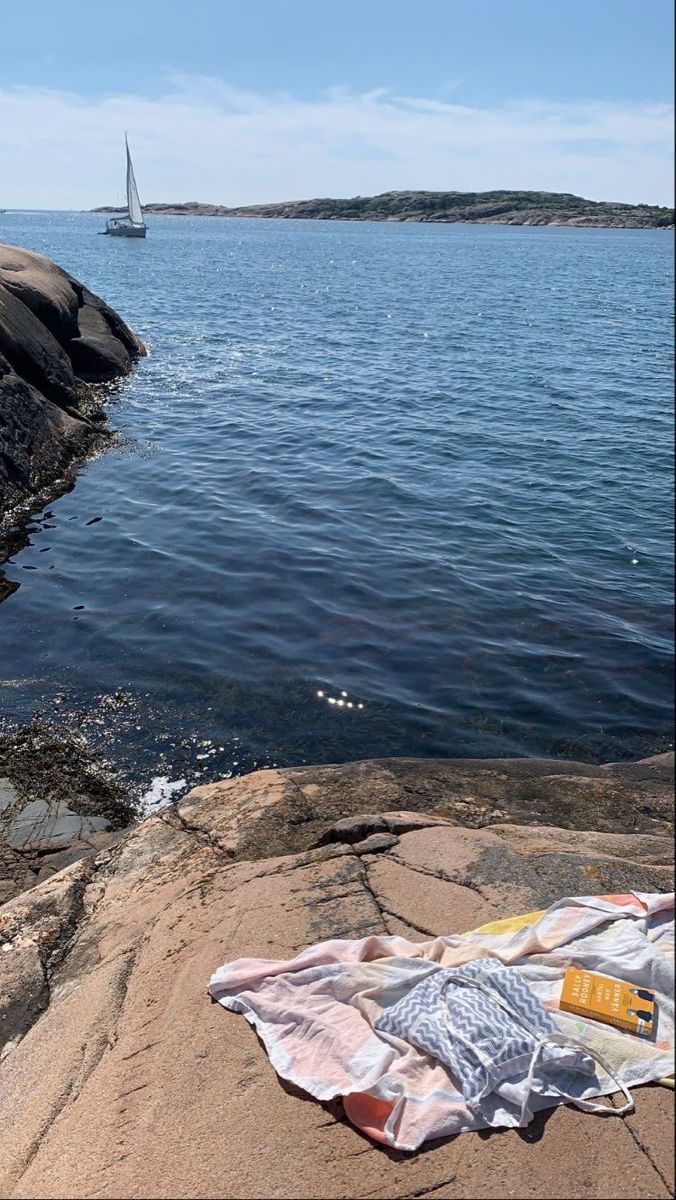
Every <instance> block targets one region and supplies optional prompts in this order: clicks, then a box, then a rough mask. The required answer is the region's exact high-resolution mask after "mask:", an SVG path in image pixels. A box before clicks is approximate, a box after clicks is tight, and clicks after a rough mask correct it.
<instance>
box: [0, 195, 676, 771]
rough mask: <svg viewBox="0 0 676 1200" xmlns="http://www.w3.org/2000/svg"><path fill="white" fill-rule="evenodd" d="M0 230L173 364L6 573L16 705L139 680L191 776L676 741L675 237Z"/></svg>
mask: <svg viewBox="0 0 676 1200" xmlns="http://www.w3.org/2000/svg"><path fill="white" fill-rule="evenodd" d="M0 220H2V222H3V225H2V228H1V229H0V239H1V240H6V241H14V242H17V243H19V244H22V245H26V246H30V247H32V248H34V249H37V250H41V251H43V252H45V253H48V254H49V255H50V256H52V257H53V258H55V259H56V260H57V261H59V262H61V263H62V264H63V265H65V266H66V267H68V269H70V270H71V271H73V272H74V273H75V274H76V275H79V276H80V277H81V278H83V279H84V280H86V282H87V283H88V285H89V286H91V287H92V288H93V289H94V290H96V291H99V292H100V293H101V294H102V295H104V296H105V297H106V299H108V300H109V301H110V302H111V303H112V304H114V305H115V306H116V307H117V308H118V309H119V310H120V311H121V312H122V313H123V315H124V316H125V317H126V318H127V319H128V320H129V322H130V323H131V324H132V325H133V326H134V328H136V329H137V330H138V332H139V333H140V334H141V335H142V336H143V337H145V338H146V339H147V341H148V344H149V346H150V351H151V353H150V356H149V358H148V359H147V360H145V361H144V362H143V363H141V365H140V366H139V368H138V370H137V371H136V372H135V374H134V375H133V377H132V378H131V379H129V380H128V381H125V382H124V383H123V384H122V385H121V386H120V387H119V388H118V389H117V391H116V393H115V396H114V399H113V402H112V404H111V418H112V421H113V423H114V424H115V426H116V427H117V428H118V429H120V431H121V432H122V434H123V435H124V440H123V441H122V442H121V444H120V445H119V446H118V447H117V448H116V449H115V450H113V451H111V452H109V453H107V454H105V455H103V456H102V457H100V458H98V459H97V460H95V461H94V462H92V463H90V464H89V465H88V466H87V468H86V469H85V470H84V471H83V472H82V473H81V475H80V477H79V479H78V482H77V484H76V487H75V488H74V490H73V491H72V492H70V493H69V494H68V495H66V496H64V497H62V498H61V499H60V500H58V501H56V502H55V503H53V504H52V505H50V507H49V509H48V510H47V511H46V512H44V513H42V514H40V515H38V516H37V517H36V518H35V519H34V521H33V524H32V531H31V535H30V539H31V540H30V545H29V546H27V547H26V548H25V549H24V550H23V551H22V552H21V553H19V554H17V555H16V556H15V557H14V559H13V560H12V562H11V564H10V565H9V567H8V568H7V575H8V577H9V579H10V580H12V581H14V582H18V583H19V584H20V586H19V588H18V589H17V590H16V591H15V592H14V593H13V594H12V595H10V596H9V598H8V599H7V600H6V602H5V603H4V604H3V605H2V606H1V607H0V636H1V638H2V661H3V665H2V668H1V669H0V676H2V677H3V678H4V679H5V680H7V681H9V682H10V683H11V684H12V686H5V687H4V688H3V707H4V711H5V713H6V714H8V715H9V716H10V718H12V719H16V720H22V719H25V718H26V717H27V716H29V715H30V714H31V713H32V712H33V711H34V710H38V711H40V712H51V711H53V710H54V708H55V707H56V708H58V709H60V711H65V710H68V711H70V712H73V711H77V712H80V713H81V714H87V716H86V717H85V716H84V715H83V716H82V717H81V720H83V721H85V720H88V721H89V722H90V725H91V724H92V723H93V725H94V726H96V723H97V722H98V721H100V722H101V725H102V726H103V725H104V724H105V723H106V722H108V721H109V720H110V719H111V713H110V712H108V711H104V712H101V711H100V704H99V700H98V699H97V698H98V697H100V696H101V695H102V694H104V693H105V694H106V695H110V694H111V693H113V692H115V690H116V689H122V691H123V693H124V695H125V696H126V697H127V698H128V707H126V708H125V706H124V705H121V706H120V709H119V714H122V715H121V716H120V715H119V714H118V717H119V721H118V735H119V736H118V738H117V742H116V752H117V753H118V754H120V755H121V756H122V757H123V758H124V759H125V760H126V761H127V762H128V764H129V765H130V768H131V769H132V770H133V771H137V772H139V773H140V775H146V776H147V775H148V773H152V771H153V770H155V769H158V762H159V760H160V756H162V760H161V772H160V773H161V775H162V776H163V777H164V776H167V777H169V776H171V777H174V776H176V775H182V774H183V773H184V768H185V763H186V760H187V759H190V761H191V762H192V763H193V764H194V762H195V749H196V746H195V743H196V742H199V743H200V745H201V744H202V743H204V745H203V746H202V751H203V753H204V756H205V757H204V760H203V761H202V760H200V762H201V765H200V768H199V769H200V770H202V771H203V772H204V774H205V777H208V776H216V775H219V774H223V773H224V772H225V771H229V770H232V771H234V772H237V771H240V770H246V769H249V768H250V767H251V766H252V765H253V764H254V763H257V764H264V763H271V762H276V763H288V762H302V761H313V760H314V761H318V760H323V761H327V760H328V761H330V760H334V761H335V760H339V759H346V758H358V757H364V756H367V755H385V754H423V755H432V754H451V755H481V756H483V755H495V754H502V755H512V754H549V755H573V756H576V757H579V758H584V759H598V758H604V759H613V758H615V759H619V758H624V757H632V756H636V755H640V754H648V753H652V752H655V751H658V750H662V749H665V748H666V747H667V745H669V744H670V743H669V738H670V694H671V691H670V673H671V652H672V632H671V614H672V607H671V503H670V489H671V479H672V464H671V429H672V417H671V396H670V377H671V304H672V279H673V236H672V234H671V233H668V232H665V231H654V232H653V231H630V230H626V231H625V230H571V229H517V228H505V227H498V226H495V227H491V226H484V227H472V226H447V227H444V226H433V225H377V224H347V223H342V222H339V223H334V222H283V221H280V222H277V221H275V222H266V221H236V220H208V219H202V220H199V219H197V220H187V219H182V218H157V219H155V220H154V221H152V219H151V220H150V222H149V224H150V229H149V236H148V238H147V240H146V241H145V242H138V243H137V242H128V243H127V242H126V241H124V240H122V239H120V240H119V241H113V240H112V239H104V238H97V237H96V236H95V231H96V229H97V228H98V225H99V224H100V218H97V217H93V216H85V215H76V214H44V213H43V214H12V213H8V214H4V215H3V216H2V217H1V218H0ZM321 693H324V694H323V695H322V694H321ZM331 699H333V700H334V701H335V703H331ZM92 714H94V715H92ZM125 714H126V715H125ZM122 718H124V719H122ZM78 719H80V718H78ZM94 731H95V730H94ZM198 749H199V748H198Z"/></svg>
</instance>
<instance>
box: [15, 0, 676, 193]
mask: <svg viewBox="0 0 676 1200" xmlns="http://www.w3.org/2000/svg"><path fill="white" fill-rule="evenodd" d="M0 23H1V26H2V54H1V56H0V207H4V208H68V209H83V208H91V207H94V206H96V205H99V204H116V203H119V202H120V200H121V199H122V194H123V186H124V146H123V138H124V132H125V130H127V131H128V133H129V141H130V145H131V148H132V153H133V156H134V165H135V170H136V177H137V180H138V184H139V191H140V193H141V200H142V202H144V203H149V202H151V201H165V202H169V201H174V202H175V201H185V200H201V201H208V202H213V203H220V204H226V205H239V204H255V203H264V202H271V201H276V200H295V199H306V198H310V197H316V196H354V195H372V194H375V193H378V192H383V191H390V190H394V189H430V190H453V191H484V190H490V189H494V188H509V189H532V190H545V191H561V192H574V193H576V194H578V195H582V196H586V197H588V198H589V199H593V200H615V201H625V202H629V203H648V204H672V203H673V152H672V142H673V107H674V103H673V102H674V80H673V36H674V31H673V8H672V4H671V0H643V3H642V4H641V5H639V4H637V3H636V0H566V3H565V4H564V3H561V2H560V0H481V2H480V3H478V2H477V0H424V3H421V4H418V5H416V4H414V3H413V0H339V3H336V4H330V3H321V2H319V0H314V2H312V3H310V2H309V0H275V2H273V0H248V2H247V3H242V0H236V2H233V0H190V2H188V0H109V2H107V3H103V2H101V0H77V2H74V0H58V2H52V0H22V2H21V4H18V3H14V2H13V0H0Z"/></svg>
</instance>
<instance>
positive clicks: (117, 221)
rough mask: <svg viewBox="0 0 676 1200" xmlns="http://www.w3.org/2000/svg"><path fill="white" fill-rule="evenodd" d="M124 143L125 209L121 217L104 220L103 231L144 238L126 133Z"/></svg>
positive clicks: (115, 235) (143, 223) (143, 227)
mask: <svg viewBox="0 0 676 1200" xmlns="http://www.w3.org/2000/svg"><path fill="white" fill-rule="evenodd" d="M124 144H125V147H126V150H127V209H126V212H125V213H124V214H123V216H121V217H111V219H110V220H109V221H106V228H105V231H104V232H105V233H109V234H110V236H111V237H135V238H144V237H145V236H146V228H147V226H146V223H145V221H144V220H143V210H142V208H141V201H140V200H139V198H138V188H137V186H136V179H135V177H134V167H133V165H132V161H131V154H130V153H129V142H128V141H127V135H126V133H125V135H124Z"/></svg>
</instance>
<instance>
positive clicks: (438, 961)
mask: <svg viewBox="0 0 676 1200" xmlns="http://www.w3.org/2000/svg"><path fill="white" fill-rule="evenodd" d="M673 944H674V896H673V894H671V895H658V894H648V893H642V892H630V893H628V894H626V895H616V896H582V897H577V898H573V899H563V900H559V901H558V902H557V903H556V904H553V905H552V906H551V907H550V908H548V909H546V910H545V911H543V912H541V913H530V914H526V916H524V917H519V918H512V919H507V920H505V921H497V922H493V923H491V924H489V925H484V926H482V927H481V928H480V929H477V930H474V931H473V932H472V933H467V934H463V935H453V936H450V937H438V938H435V939H434V940H433V941H430V942H409V941H408V940H407V939H405V938H401V937H368V938H363V939H361V940H359V941H348V940H332V941H328V942H320V943H319V944H318V945H316V946H311V947H310V948H309V949H307V950H304V951H303V953H302V954H299V955H298V956H297V957H296V958H294V959H292V960H290V961H288V962H280V961H275V960H265V959H246V958H241V959H238V960H237V961H236V962H232V963H226V964H225V965H224V966H222V967H219V969H218V970H217V971H216V972H215V973H214V975H213V976H212V977H211V980H210V981H209V992H210V993H211V995H212V996H213V997H214V999H216V1000H217V1001H218V1002H219V1003H220V1004H222V1005H223V1006H224V1008H229V1009H231V1010H232V1011H233V1012H240V1013H243V1014H244V1016H245V1017H246V1019H247V1020H248V1021H249V1022H250V1023H251V1024H252V1025H254V1026H255V1028H256V1030H257V1031H258V1033H259V1035H260V1037H261V1038H262V1040H263V1043H264V1045H265V1047H266V1050H267V1052H268V1055H269V1057H270V1061H271V1062H272V1064H273V1066H274V1068H275V1070H276V1071H277V1073H278V1074H279V1075H281V1076H282V1077H283V1078H284V1079H288V1080H290V1081H291V1082H293V1083H295V1084H297V1085H298V1087H301V1088H303V1089H304V1090H305V1091H306V1092H309V1093H310V1095H312V1096H315V1097H316V1098H317V1099H318V1100H330V1099H332V1098H334V1097H336V1096H341V1097H343V1103H344V1108H345V1112H346V1114H347V1116H348V1118H349V1119H350V1120H351V1121H352V1122H353V1124H354V1125H356V1126H357V1127H358V1128H359V1129H361V1130H362V1131H363V1132H364V1133H366V1134H368V1135H369V1136H370V1137H372V1138H374V1139H376V1140H377V1141H380V1142H384V1143H385V1144H387V1145H389V1146H393V1147H397V1148H398V1149H401V1150H415V1149H417V1148H418V1147H419V1146H420V1145H421V1144H422V1143H423V1142H424V1141H426V1140H427V1139H429V1138H438V1137H445V1136H449V1135H451V1134H456V1133H460V1132H462V1131H463V1130H467V1129H477V1128H480V1127H482V1125H483V1124H484V1122H483V1121H482V1120H481V1116H480V1114H477V1112H476V1111H471V1110H470V1109H469V1108H468V1106H467V1104H466V1103H465V1100H464V1099H463V1096H462V1093H461V1092H460V1091H459V1088H458V1086H456V1084H455V1082H454V1080H453V1077H452V1076H451V1075H450V1074H449V1072H448V1071H447V1070H446V1069H445V1068H444V1067H442V1066H440V1065H439V1063H438V1062H437V1061H436V1060H435V1059H433V1058H430V1057H428V1056H426V1055H425V1054H423V1053H421V1051H419V1050H417V1049H416V1048H415V1047H414V1046H412V1045H411V1044H409V1043H408V1042H407V1041H405V1040H403V1039H401V1038H398V1037H395V1036H393V1035H390V1034H387V1033H383V1032H380V1033H379V1032H377V1031H376V1029H375V1024H376V1021H377V1020H378V1017H379V1016H380V1014H381V1013H382V1012H383V1010H384V1009H386V1008H388V1007H390V1006H391V1005H393V1004H395V1003H397V1002H398V1001H399V1000H401V999H402V998H403V997H405V996H406V994H407V993H408V992H409V991H410V989H411V988H412V987H414V986H415V985H416V984H418V983H420V982H421V981H422V980H423V979H425V978H426V977H427V976H429V975H430V974H431V973H433V972H436V971H438V970H439V968H440V967H453V966H459V965H461V964H463V963H466V962H469V961H471V960H473V959H476V958H486V957H493V958H497V959H499V960H500V961H501V962H502V963H505V964H508V965H510V966H513V967H515V968H516V970H518V971H519V973H520V974H521V976H522V978H523V979H524V981H525V982H526V983H527V984H528V985H529V987H530V988H531V989H532V990H533V992H534V993H535V995H536V996H537V997H538V998H539V1000H540V1002H541V1003H542V1004H543V1005H544V1007H545V1008H546V1009H548V1010H549V1012H550V1013H551V1015H552V1016H553V1017H554V1020H555V1021H556V1024H557V1025H558V1026H559V1028H560V1031H561V1033H562V1034H564V1035H566V1037H570V1038H572V1039H576V1040H577V1041H578V1042H582V1043H584V1045H585V1046H587V1047H589V1050H590V1052H592V1053H593V1054H594V1056H595V1057H596V1058H597V1059H602V1060H605V1062H606V1064H607V1066H608V1067H609V1069H610V1070H611V1071H612V1074H613V1076H615V1077H616V1078H617V1079H620V1080H622V1082H623V1083H624V1084H625V1085H626V1086H627V1087H633V1086H636V1085H637V1084H641V1083H648V1082H650V1081H651V1080H657V1079H660V1078H663V1077H664V1076H668V1075H670V1074H671V1073H672V1072H673V1069H674V1064H673V1055H674V952H673ZM569 966H578V967H583V968H585V969H586V970H591V971H599V972H601V973H603V974H606V975H612V976H615V977H616V978H620V979H623V980H626V981H628V982H633V983H636V984H637V985H640V986H641V987H648V988H651V989H653V990H654V991H655V992H656V993H657V1008H658V1022H657V1033H656V1038H655V1040H654V1041H647V1040H643V1039H641V1038H637V1037H635V1036H634V1035H633V1034H629V1033H624V1032H622V1031H620V1030H617V1029H614V1028H612V1027H610V1026H607V1025H601V1024H599V1023H598V1022H596V1021H592V1020H588V1019H585V1018H581V1017H576V1016H572V1015H570V1014H568V1013H564V1012H560V1011H559V1009H558V998H559V995H560V992H561V982H562V979H563V975H564V972H565V970H566V968H567V967H569ZM616 1089H617V1084H616V1082H614V1081H613V1078H612V1077H611V1076H610V1075H609V1074H608V1075H606V1074H605V1073H604V1072H603V1071H599V1073H598V1074H597V1077H596V1079H595V1080H594V1082H593V1083H592V1084H591V1085H588V1086H587V1087H586V1088H584V1087H583V1088H582V1089H581V1091H580V1096H581V1097H583V1098H584V1099H590V1098H591V1097H592V1096H599V1095H607V1094H610V1093H611V1092H614V1091H616ZM558 1102H560V1101H558ZM555 1103H557V1100H556V1099H553V1098H552V1097H547V1096H542V1097H535V1098H534V1103H533V1106H532V1107H533V1108H538V1107H541V1108H544V1107H547V1106H551V1105H552V1104H555Z"/></svg>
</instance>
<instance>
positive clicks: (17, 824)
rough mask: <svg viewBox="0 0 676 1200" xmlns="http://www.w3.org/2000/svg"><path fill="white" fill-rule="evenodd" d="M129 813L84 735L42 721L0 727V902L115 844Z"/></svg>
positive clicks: (122, 791) (130, 809)
mask: <svg viewBox="0 0 676 1200" xmlns="http://www.w3.org/2000/svg"><path fill="white" fill-rule="evenodd" d="M135 816H136V810H135V807H134V805H133V804H132V803H131V802H130V799H129V797H128V795H127V792H126V789H125V788H124V786H123V785H122V783H121V782H120V781H119V779H117V778H116V777H115V775H114V774H113V773H112V772H111V770H110V767H109V765H108V764H106V763H105V762H103V761H102V760H101V758H100V756H98V755H97V754H95V753H94V752H93V751H92V749H91V748H90V747H89V746H88V745H87V743H86V742H85V741H84V739H83V738H81V737H78V736H75V735H72V734H68V733H66V732H65V731H64V730H56V729H55V728H53V727H52V726H49V725H47V724H45V723H41V722H34V723H33V724H32V725H29V726H26V727H24V728H22V729H18V730H15V731H13V732H4V733H0V905H2V904H3V903H4V902H5V901H6V900H8V899H10V898H11V897H12V896H15V895H17V894H18V893H19V892H23V891H26V890H27V889H28V888H31V887H34V886H35V884H36V883H39V882H41V881H42V880H43V879H45V878H47V877H48V876H49V875H51V874H54V873H55V872H56V871H60V870H62V869H63V868H64V867H66V866H68V865H69V864H70V863H73V862H77V861H79V860H80V859H83V858H90V857H92V856H95V855H96V854H98V853H100V851H101V850H102V849H104V848H106V847H107V846H110V845H113V844H114V843H115V842H116V841H117V840H118V839H119V837H120V832H119V831H120V829H121V828H123V827H124V826H126V825H128V824H129V823H130V821H132V820H133V819H134V817H135Z"/></svg>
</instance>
